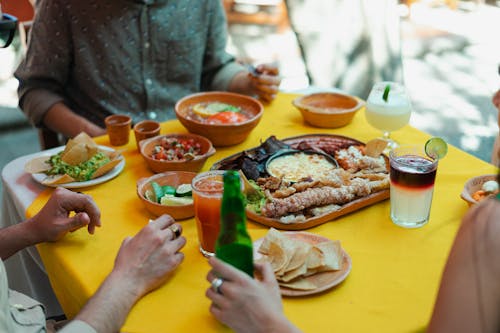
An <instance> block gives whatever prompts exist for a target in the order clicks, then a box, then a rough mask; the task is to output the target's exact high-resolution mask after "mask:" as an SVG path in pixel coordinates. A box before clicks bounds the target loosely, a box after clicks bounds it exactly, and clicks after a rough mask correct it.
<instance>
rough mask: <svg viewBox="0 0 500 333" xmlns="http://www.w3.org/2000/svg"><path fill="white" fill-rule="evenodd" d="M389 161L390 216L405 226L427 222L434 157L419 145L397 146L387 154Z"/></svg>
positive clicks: (431, 191) (432, 183)
mask: <svg viewBox="0 0 500 333" xmlns="http://www.w3.org/2000/svg"><path fill="white" fill-rule="evenodd" d="M389 159H390V164H391V173H390V177H391V219H392V221H393V222H394V223H395V224H397V225H399V226H401V227H405V228H418V227H421V226H423V225H425V224H426V223H427V222H428V221H429V214H430V210H431V203H432V193H433V192H434V179H435V178H436V170H437V165H438V160H437V159H432V158H430V157H428V156H427V155H426V154H425V152H424V149H423V148H422V147H420V146H401V147H397V148H394V149H393V150H391V152H390V153H389Z"/></svg>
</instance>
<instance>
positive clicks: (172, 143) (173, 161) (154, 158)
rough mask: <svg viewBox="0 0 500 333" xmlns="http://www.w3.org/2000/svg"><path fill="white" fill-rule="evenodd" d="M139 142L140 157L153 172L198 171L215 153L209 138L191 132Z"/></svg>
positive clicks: (160, 136)
mask: <svg viewBox="0 0 500 333" xmlns="http://www.w3.org/2000/svg"><path fill="white" fill-rule="evenodd" d="M139 144H140V151H141V155H142V157H143V158H144V160H145V161H146V162H147V163H148V166H149V168H150V169H151V170H152V171H153V172H155V173H159V172H165V171H173V170H181V171H192V172H198V171H199V170H200V169H201V168H202V167H203V165H204V164H205V161H206V160H207V158H209V157H210V156H212V155H213V154H215V149H214V147H213V145H212V143H211V142H210V140H208V139H207V138H205V137H203V136H200V135H196V134H191V133H185V134H167V135H158V136H155V137H152V138H149V139H145V140H142V141H141V142H140V143H139Z"/></svg>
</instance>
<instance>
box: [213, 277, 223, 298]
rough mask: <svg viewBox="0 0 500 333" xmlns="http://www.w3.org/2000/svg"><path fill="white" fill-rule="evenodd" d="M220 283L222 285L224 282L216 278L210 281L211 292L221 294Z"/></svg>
mask: <svg viewBox="0 0 500 333" xmlns="http://www.w3.org/2000/svg"><path fill="white" fill-rule="evenodd" d="M222 283H224V280H222V279H221V278H219V277H217V278H215V279H213V280H212V290H213V291H215V292H216V293H217V294H222V292H221V291H220V287H221V286H222Z"/></svg>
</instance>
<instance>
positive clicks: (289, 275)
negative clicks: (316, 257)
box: [278, 262, 307, 282]
mask: <svg viewBox="0 0 500 333" xmlns="http://www.w3.org/2000/svg"><path fill="white" fill-rule="evenodd" d="M306 272H307V265H306V263H305V262H304V263H303V264H302V265H301V266H299V267H297V268H295V269H292V270H290V271H287V272H286V273H285V274H284V275H283V276H280V277H279V278H278V280H279V281H283V282H289V281H291V280H293V279H295V278H297V277H299V276H303V275H304V274H306Z"/></svg>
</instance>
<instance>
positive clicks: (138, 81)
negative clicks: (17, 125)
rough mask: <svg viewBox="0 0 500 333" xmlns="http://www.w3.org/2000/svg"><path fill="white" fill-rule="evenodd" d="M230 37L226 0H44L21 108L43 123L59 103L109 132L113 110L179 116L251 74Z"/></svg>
mask: <svg viewBox="0 0 500 333" xmlns="http://www.w3.org/2000/svg"><path fill="white" fill-rule="evenodd" d="M226 40H227V30H226V18H225V14H224V10H223V7H222V3H221V1H220V0H182V1H176V0H85V1H82V0H41V1H39V3H38V5H37V13H36V17H35V20H34V23H33V26H32V30H31V36H30V41H29V43H28V51H27V55H26V58H25V59H24V61H23V62H22V63H21V65H20V66H19V68H18V69H17V71H16V73H15V76H16V77H17V79H18V80H19V83H20V84H19V105H20V107H21V108H22V109H23V111H24V113H25V114H26V115H27V117H28V118H29V119H30V121H31V122H32V123H33V124H35V125H37V126H40V125H41V122H42V120H43V116H44V114H45V113H46V112H47V111H48V109H49V108H50V107H51V106H52V105H54V104H55V103H57V102H64V103H65V104H66V105H68V106H69V107H70V108H71V109H72V110H73V111H74V112H76V113H77V114H79V115H81V116H83V117H85V118H87V119H89V120H90V121H92V122H94V123H96V124H98V125H100V126H102V127H104V122H103V119H104V118H105V117H106V116H107V115H109V114H113V113H122V114H128V115H130V116H131V117H132V118H133V121H134V122H137V121H139V120H143V119H155V120H158V121H165V120H168V119H172V118H175V112H174V111H173V108H174V105H175V103H176V102H177V101H178V100H179V99H180V98H182V97H184V96H186V95H188V94H191V93H195V92H199V91H204V90H226V89H227V86H228V85H229V82H230V80H231V79H232V78H233V76H234V75H235V74H236V73H237V72H239V71H242V70H244V68H243V67H242V66H241V65H239V64H237V63H236V62H235V61H234V58H233V57H232V56H231V55H229V54H228V53H226V51H225V48H226Z"/></svg>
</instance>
